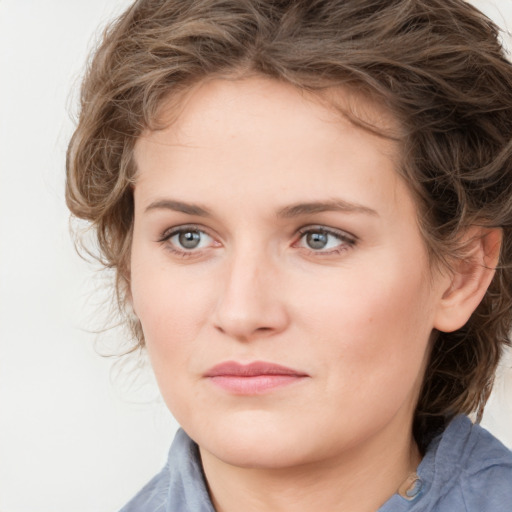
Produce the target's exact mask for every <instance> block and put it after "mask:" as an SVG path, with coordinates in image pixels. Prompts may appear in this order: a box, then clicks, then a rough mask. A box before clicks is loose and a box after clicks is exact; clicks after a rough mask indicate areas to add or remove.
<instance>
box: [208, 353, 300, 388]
mask: <svg viewBox="0 0 512 512" xmlns="http://www.w3.org/2000/svg"><path fill="white" fill-rule="evenodd" d="M204 377H205V378H207V379H208V380H209V381H210V382H211V383H212V384H214V385H215V386H218V387H219V388H221V389H223V390H224V391H227V392H229V393H232V394H235V395H260V394H263V393H266V392H270V391H272V390H274V389H277V388H281V387H284V386H289V385H291V384H295V383H297V382H300V381H303V380H304V379H306V378H308V377H309V375H308V374H307V373H304V372H302V371H299V370H295V369H293V368H288V367H286V366H281V365H278V364H274V363H269V362H265V361H256V362H254V363H250V364H241V363H237V362H235V361H226V362H224V363H221V364H218V365H216V366H214V367H213V368H211V369H210V370H208V371H207V372H206V373H205V375H204Z"/></svg>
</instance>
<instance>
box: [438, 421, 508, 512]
mask: <svg viewBox="0 0 512 512" xmlns="http://www.w3.org/2000/svg"><path fill="white" fill-rule="evenodd" d="M433 450H434V451H435V458H434V466H435V468H434V470H435V477H434V482H433V484H434V485H433V487H437V489H438V492H439V494H438V500H439V503H442V504H443V505H442V507H441V508H439V510H445V509H446V510H457V511H459V510H464V511H466V512H483V511H486V512H510V510H511V509H512V452H511V451H510V450H509V449H507V448H506V447H505V446H504V445H503V444H502V443H501V442H500V441H498V439H496V438H495V437H494V436H493V435H492V434H490V433H489V432H488V431H487V430H485V429H483V428H482V427H480V426H479V425H474V424H473V423H471V421H470V420H469V419H468V418H466V417H464V416H458V417H457V418H455V419H454V420H453V421H452V422H451V423H450V425H449V426H448V428H447V429H446V430H445V432H444V433H443V434H442V436H440V438H438V439H437V440H436V441H435V442H434V446H433ZM429 451H430V450H429Z"/></svg>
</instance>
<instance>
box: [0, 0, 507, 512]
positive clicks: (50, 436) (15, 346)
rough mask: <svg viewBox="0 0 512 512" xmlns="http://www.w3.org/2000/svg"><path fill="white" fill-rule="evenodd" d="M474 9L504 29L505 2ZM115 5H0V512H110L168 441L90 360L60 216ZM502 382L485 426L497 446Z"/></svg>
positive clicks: (144, 389) (138, 401) (83, 287)
mask: <svg viewBox="0 0 512 512" xmlns="http://www.w3.org/2000/svg"><path fill="white" fill-rule="evenodd" d="M474 3H475V4H477V5H478V6H480V7H481V8H482V9H484V10H486V12H488V13H489V14H490V15H492V16H493V17H494V18H495V19H496V21H497V22H498V23H499V24H501V25H504V24H505V23H506V21H507V20H511V19H512V2H511V1H509V0H505V1H501V0H496V1H494V2H491V1H488V2H484V1H479V2H476V1H475V2H474ZM128 4H129V2H128V1H127V0H108V1H105V0H87V1H85V0H44V1H42V0H0V511H1V512H34V511H37V512H70V511H71V512H112V511H115V510H117V509H119V508H120V506H121V505H122V504H124V503H125V502H126V501H127V500H128V499H129V498H130V497H131V496H132V495H133V494H134V493H135V492H136V491H137V490H138V489H139V488H140V487H141V486H142V485H143V484H144V483H145V482H146V481H147V480H148V479H149V478H150V477H151V476H152V475H153V474H154V473H156V472H157V471H158V470H159V469H160V468H161V466H162V465H163V463H164V462H165V459H166V455H167V450H168V447H169V444H170V442H171V439H172V437H173V434H174V431H175V429H176V428H177V426H176V423H175V422H174V420H173V419H172V418H171V416H170V414H169V413H168V411H167V409H166V408H165V406H164V405H163V404H162V402H161V400H160V399H159V397H158V391H157V389H156V386H155V384H154V382H153V381H152V378H151V376H150V373H149V372H146V373H143V375H146V377H142V378H140V379H138V380H137V381H134V380H133V379H131V378H130V377H125V376H123V374H121V375H118V374H119V372H118V371H117V370H116V367H114V370H112V368H113V363H114V360H113V359H109V358H103V357H100V356H99V355H98V353H97V351H96V350H95V347H94V342H95V340H96V339H97V336H96V335H95V334H94V333H91V332H89V331H90V329H91V326H94V325H96V326H98V325H99V324H100V319H101V315H98V310H101V304H102V301H104V300H106V299H108V295H106V292H104V291H101V290H102V287H103V286H104V280H103V278H102V277H101V276H100V275H98V273H97V272H96V271H95V270H94V267H93V266H91V265H89V264H88V263H86V262H84V261H83V260H81V259H80V258H79V257H78V256H77V255H76V253H75V250H74V247H73V243H72V241H71V238H70V235H69V229H68V213H67V210H66V208H65V205H64V194H63V183H64V158H65V150H66V145H67V141H68V139H69V137H70V135H71V133H72V130H73V122H72V121H71V119H70V117H69V112H70V111H71V112H72V111H73V110H74V107H75V105H76V97H77V94H76V89H77V87H76V85H77V83H78V82H79V77H80V74H81V72H82V69H83V65H84V62H85V59H86V55H87V53H88V50H89V49H90V48H91V47H92V45H93V43H94V40H95V37H96V36H97V35H98V34H99V30H98V27H99V26H100V25H103V24H104V23H105V21H106V20H107V19H109V18H111V17H112V16H113V15H115V14H116V13H120V12H121V10H122V9H123V8H124V7H125V6H127V5H128ZM497 7H498V8H499V11H500V12H501V14H499V12H498V9H497ZM98 290H99V291H98ZM122 336H123V334H122V333H121V332H120V331H115V330H114V331H112V332H109V333H107V334H106V335H104V336H103V337H102V338H101V339H103V340H106V341H109V342H112V345H113V346H115V343H116V341H117V340H118V339H120V338H122ZM101 350H103V351H105V350H107V349H106V348H105V347H104V346H102V347H101ZM509 363H510V364H509V366H510V365H512V362H509ZM128 373H129V371H128ZM511 373H512V370H508V371H504V372H503V376H502V377H501V379H500V380H499V381H498V384H497V387H496V393H495V395H494V396H493V398H492V400H491V403H490V406H489V408H488V412H487V414H486V418H485V421H484V424H486V425H488V426H489V428H491V430H492V431H493V432H494V433H495V434H496V435H498V436H499V437H500V438H501V439H502V440H503V441H504V442H506V443H507V444H508V445H509V446H512V404H511V400H512V398H511V393H512V376H511ZM507 382H508V384H507ZM507 389H508V393H507V391H506V390H507Z"/></svg>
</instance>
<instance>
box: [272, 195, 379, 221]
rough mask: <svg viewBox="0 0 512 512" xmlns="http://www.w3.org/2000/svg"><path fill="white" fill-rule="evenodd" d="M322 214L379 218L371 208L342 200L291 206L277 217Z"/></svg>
mask: <svg viewBox="0 0 512 512" xmlns="http://www.w3.org/2000/svg"><path fill="white" fill-rule="evenodd" d="M322 212H344V213H364V214H366V215H372V216H377V217H378V216H379V214H378V213H377V212H376V211H375V210H373V209H372V208H368V207H367V206H363V205H360V204H356V203H350V202H348V201H344V200H343V199H332V200H330V201H316V202H312V203H297V204H293V205H290V206H286V207H284V208H281V210H279V211H278V212H277V216H278V217H282V218H290V217H298V216H300V215H307V214H314V213H322Z"/></svg>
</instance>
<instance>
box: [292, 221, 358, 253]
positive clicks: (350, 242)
mask: <svg viewBox="0 0 512 512" xmlns="http://www.w3.org/2000/svg"><path fill="white" fill-rule="evenodd" d="M318 233H320V234H323V235H328V236H332V237H334V238H336V239H337V240H338V241H339V242H340V243H339V245H337V246H336V247H335V248H333V249H329V250H314V249H311V248H307V247H304V248H303V249H305V250H306V251H308V253H309V254H311V255H316V256H331V255H336V254H341V253H343V252H345V251H347V250H349V249H350V248H351V247H353V246H354V245H356V243H357V238H356V237H354V236H353V235H349V234H348V233H346V232H345V231H339V230H335V229H332V228H326V227H325V226H306V227H304V228H301V229H299V234H300V237H299V239H298V240H297V242H295V243H294V244H293V245H294V246H297V244H299V243H300V241H301V240H303V239H304V238H305V237H306V236H307V235H309V234H318Z"/></svg>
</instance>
